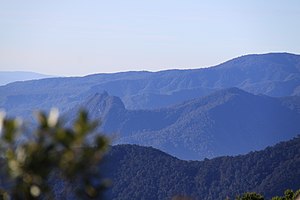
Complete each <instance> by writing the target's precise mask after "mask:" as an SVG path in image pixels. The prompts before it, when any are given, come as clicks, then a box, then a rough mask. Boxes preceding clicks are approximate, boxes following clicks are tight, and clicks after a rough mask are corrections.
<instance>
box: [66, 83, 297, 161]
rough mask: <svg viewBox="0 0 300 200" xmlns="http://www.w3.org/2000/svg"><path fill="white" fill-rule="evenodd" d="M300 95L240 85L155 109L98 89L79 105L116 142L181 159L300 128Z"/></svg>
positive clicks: (249, 145)
mask: <svg viewBox="0 0 300 200" xmlns="http://www.w3.org/2000/svg"><path fill="white" fill-rule="evenodd" d="M299 105H300V97H290V98H289V97H286V98H274V97H268V96H264V95H253V94H251V93H248V92H245V91H243V90H240V89H238V88H230V89H225V90H220V91H217V92H214V93H213V94H211V95H208V96H205V97H200V98H196V99H193V100H190V101H186V102H184V103H181V104H178V105H174V106H170V107H167V108H162V109H154V110H128V109H126V108H125V106H124V104H123V103H122V101H121V100H120V99H119V98H118V97H114V96H110V95H108V93H106V92H105V93H102V94H96V95H94V96H92V97H91V98H90V99H88V100H87V101H85V102H84V103H83V104H81V105H80V106H76V107H74V108H73V109H71V110H70V111H69V112H67V114H66V116H67V117H66V118H68V119H72V116H75V113H76V112H77V110H78V109H79V108H80V107H83V108H85V109H86V110H88V111H89V114H90V116H91V118H93V119H102V128H103V131H104V132H106V133H108V134H117V136H118V137H117V139H116V140H115V142H116V143H129V144H139V145H146V146H153V147H155V148H158V149H161V150H163V151H165V152H167V153H169V154H171V155H174V156H177V157H179V158H182V159H197V160H199V159H203V158H205V157H209V158H211V157H215V156H221V155H237V154H240V153H247V152H249V151H251V150H259V149H263V148H265V147H266V146H268V145H273V144H275V143H277V142H279V141H282V140H287V139H290V138H292V137H293V136H296V135H297V134H299V133H300V124H299V123H298V122H299V121H300V112H299V111H300V109H299V108H300V106H299Z"/></svg>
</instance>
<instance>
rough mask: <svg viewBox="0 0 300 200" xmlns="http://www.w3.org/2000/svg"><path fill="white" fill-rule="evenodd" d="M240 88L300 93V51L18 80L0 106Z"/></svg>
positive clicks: (152, 103)
mask: <svg viewBox="0 0 300 200" xmlns="http://www.w3.org/2000/svg"><path fill="white" fill-rule="evenodd" d="M228 87H238V88H241V89H243V90H245V91H248V92H251V93H254V94H260V93H261V94H266V95H269V96H276V97H278V96H291V95H300V56H299V55H294V54H288V53H270V54H262V55H247V56H242V57H239V58H235V59H232V60H230V61H227V62H225V63H222V64H220V65H217V66H215V67H210V68H205V69H192V70H168V71H160V72H146V71H141V72H122V73H114V74H95V75H90V76H85V77H70V78H51V79H44V80H34V81H27V82H17V83H13V84H9V85H6V86H2V87H0V94H1V95H0V107H1V108H4V109H6V110H7V111H8V113H10V114H12V115H22V116H26V117H28V116H31V112H32V110H33V109H50V108H51V107H53V106H54V107H58V108H59V109H60V110H61V111H66V110H69V109H70V108H72V107H73V106H75V105H77V104H78V103H81V102H82V101H83V100H84V99H86V98H87V97H88V96H90V95H93V94H95V93H101V92H103V91H104V90H105V91H107V92H109V93H110V94H112V95H115V96H118V97H120V98H121V99H122V101H123V102H124V104H125V107H126V108H130V109H149V108H150V109H152V108H161V107H165V106H169V105H173V104H177V103H180V102H182V101H185V100H189V99H193V98H196V97H200V96H204V95H207V94H209V93H211V92H212V91H216V90H218V89H223V88H228Z"/></svg>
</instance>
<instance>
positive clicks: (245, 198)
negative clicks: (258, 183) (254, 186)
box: [236, 192, 264, 200]
mask: <svg viewBox="0 0 300 200" xmlns="http://www.w3.org/2000/svg"><path fill="white" fill-rule="evenodd" d="M236 200H264V197H263V196H262V195H260V194H257V193H255V192H247V193H244V194H243V195H242V196H237V197H236Z"/></svg>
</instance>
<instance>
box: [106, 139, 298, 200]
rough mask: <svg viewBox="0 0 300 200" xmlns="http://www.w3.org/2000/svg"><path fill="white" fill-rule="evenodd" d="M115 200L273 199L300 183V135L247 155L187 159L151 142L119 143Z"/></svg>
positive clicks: (110, 165)
mask: <svg viewBox="0 0 300 200" xmlns="http://www.w3.org/2000/svg"><path fill="white" fill-rule="evenodd" d="M105 162H106V164H107V166H106V168H105V169H106V170H107V171H106V172H107V173H108V174H109V177H111V178H112V180H113V186H112V188H111V189H110V191H109V192H108V196H109V199H115V200H117V199H122V200H126V199H131V200H132V199H145V200H152V199H170V198H171V197H172V196H175V195H179V194H180V195H186V196H190V197H193V198H194V199H199V200H224V199H225V198H226V197H230V199H234V198H233V197H235V196H236V195H238V194H242V193H244V192H249V191H253V192H258V193H261V194H263V195H264V196H265V197H266V198H267V199H269V198H270V197H273V196H276V195H282V193H283V191H285V190H286V189H287V188H290V189H293V190H297V189H299V187H300V168H299V166H300V137H299V136H298V137H297V138H294V139H293V140H290V141H288V142H281V143H279V144H277V145H275V146H273V147H268V148H266V149H265V150H262V151H257V152H251V153H249V154H246V155H242V156H235V157H232V156H226V157H219V158H215V159H211V160H209V159H206V160H204V161H183V160H178V159H176V158H174V157H172V156H170V155H168V154H165V153H163V152H161V151H159V150H156V149H153V148H151V147H141V146H136V145H117V146H114V147H113V148H112V149H111V151H110V153H109V155H108V158H107V160H106V161H105Z"/></svg>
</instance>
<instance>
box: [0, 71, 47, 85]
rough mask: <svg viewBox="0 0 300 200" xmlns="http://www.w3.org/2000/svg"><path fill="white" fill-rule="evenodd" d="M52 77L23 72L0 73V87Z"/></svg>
mask: <svg viewBox="0 0 300 200" xmlns="http://www.w3.org/2000/svg"><path fill="white" fill-rule="evenodd" d="M50 77H52V76H49V75H45V74H40V73H35V72H23V71H0V85H6V84H8V83H12V82H16V81H27V80H34V79H43V78H50Z"/></svg>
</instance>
